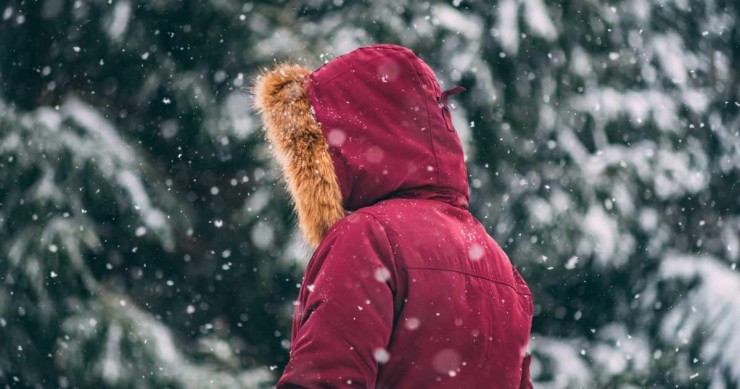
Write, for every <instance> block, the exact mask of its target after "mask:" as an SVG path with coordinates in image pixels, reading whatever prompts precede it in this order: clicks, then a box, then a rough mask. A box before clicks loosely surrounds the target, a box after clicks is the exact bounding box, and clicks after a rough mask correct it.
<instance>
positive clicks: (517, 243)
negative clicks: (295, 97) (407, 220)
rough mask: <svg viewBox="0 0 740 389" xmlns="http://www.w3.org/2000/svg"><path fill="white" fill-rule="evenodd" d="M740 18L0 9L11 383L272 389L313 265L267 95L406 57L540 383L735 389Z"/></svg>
mask: <svg viewBox="0 0 740 389" xmlns="http://www.w3.org/2000/svg"><path fill="white" fill-rule="evenodd" d="M738 17H740V2H738V1H736V0H661V1H645V0H625V1H596V0H565V1H545V0H499V1H476V0H453V1H451V2H450V1H432V2H422V1H410V0H377V1H364V2H354V1H353V2H350V1H343V0H333V1H327V0H309V1H290V0H289V1H280V2H244V1H235V0H200V1H192V0H151V1H135V0H76V1H65V0H25V1H3V2H1V3H0V382H1V383H3V384H4V386H8V387H19V388H22V387H37V388H50V387H60V388H73V387H79V388H83V387H90V388H92V387H97V388H99V387H120V388H125V387H165V386H166V387H184V388H200V387H223V388H228V387H257V386H269V385H271V384H274V382H275V379H276V377H277V376H278V375H279V374H280V372H281V370H282V368H283V366H284V364H285V363H286V359H287V355H288V348H289V339H290V315H291V313H292V309H293V306H292V302H293V299H294V298H295V296H296V294H297V291H298V288H297V287H298V284H299V283H300V280H301V276H302V271H303V266H305V263H306V261H307V259H308V257H309V255H310V252H309V251H308V250H307V249H306V247H305V246H304V245H303V243H302V242H301V241H300V237H299V236H298V234H297V232H296V230H295V228H294V222H295V220H294V216H293V215H292V213H291V208H290V204H289V202H288V198H287V196H286V193H285V191H284V190H283V184H282V183H281V182H280V181H279V170H278V169H277V168H276V166H275V165H274V163H272V162H271V161H270V159H269V150H268V149H267V147H266V144H265V142H264V140H263V136H262V133H261V131H260V126H259V123H258V121H257V119H256V116H255V112H254V111H253V109H252V106H251V97H250V94H249V90H248V88H249V87H250V86H251V84H252V82H253V79H254V77H255V76H256V74H258V72H259V70H260V69H262V68H264V67H268V66H270V65H271V64H273V63H274V62H275V61H283V60H291V61H296V62H300V63H303V64H305V65H307V66H309V67H312V68H313V67H317V66H319V65H320V64H321V63H322V62H324V61H327V60H329V59H331V58H333V57H335V56H337V55H339V54H342V53H344V52H347V51H349V50H351V49H354V48H356V47H358V46H362V45H366V44H372V43H380V42H384V43H396V44H401V45H406V46H408V47H410V48H412V49H413V50H414V51H415V52H416V53H417V54H418V55H419V56H420V57H422V58H423V59H424V60H426V61H427V62H428V63H429V64H430V65H431V66H432V68H433V69H434V70H435V71H436V72H437V75H438V78H439V79H440V81H441V83H442V84H443V87H450V86H452V85H455V84H459V85H462V86H465V87H466V88H468V92H466V93H464V94H462V95H458V96H456V98H455V99H454V100H455V110H454V121H455V124H456V127H457V129H458V132H459V134H460V136H461V138H462V139H463V142H464V144H465V147H466V155H467V162H468V168H469V173H470V177H469V181H470V185H471V188H472V204H471V208H472V212H473V213H474V214H475V215H476V216H477V217H478V218H479V219H480V220H481V221H482V222H483V223H484V224H485V225H486V227H487V228H488V231H489V232H490V234H491V235H492V236H493V237H494V238H495V239H496V240H497V241H498V242H499V243H500V244H501V245H502V246H503V247H504V248H505V249H506V250H507V252H508V253H509V256H510V257H511V259H512V262H513V263H514V264H515V265H516V267H517V268H518V269H519V270H520V272H521V273H522V275H523V276H524V277H525V278H526V279H527V281H528V282H529V285H530V287H531V289H532V291H533V293H534V297H535V303H536V308H535V317H534V327H533V337H532V341H531V350H532V353H533V355H534V358H533V365H532V374H533V377H534V379H535V381H536V386H537V387H540V388H565V387H642V386H656V387H712V388H735V387H739V386H738V385H740V326H738V323H740V274H738V269H737V263H738V261H739V259H740V256H739V255H738V252H739V251H740V188H738V183H739V181H740V174H739V173H738V168H740V135H739V131H740V96H738V95H739V94H740V80H739V79H738V69H740V30H739V29H738V23H737V22H738Z"/></svg>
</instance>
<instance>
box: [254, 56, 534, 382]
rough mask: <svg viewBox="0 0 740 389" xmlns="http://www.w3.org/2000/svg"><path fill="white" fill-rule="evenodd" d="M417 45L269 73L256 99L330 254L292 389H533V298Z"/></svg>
mask: <svg viewBox="0 0 740 389" xmlns="http://www.w3.org/2000/svg"><path fill="white" fill-rule="evenodd" d="M461 90H462V88H460V87H458V88H455V89H453V90H450V91H446V92H443V91H442V90H441V89H440V86H439V83H438V82H437V79H436V77H435V76H434V73H433V71H432V70H431V69H430V67H429V66H428V65H427V64H426V63H424V61H422V60H421V59H420V58H418V57H417V56H416V55H415V54H414V53H413V52H412V51H411V50H409V49H407V48H405V47H401V46H395V45H389V44H380V45H373V46H368V47H362V48H359V49H357V50H354V51H352V52H350V53H348V54H345V55H342V56H339V57H337V58H335V59H333V60H331V61H329V62H328V63H325V64H324V65H323V66H321V67H320V68H318V69H317V70H315V71H313V72H312V71H309V70H308V69H306V68H304V67H302V66H298V65H290V64H281V65H277V66H275V67H274V68H273V69H272V70H268V71H265V72H263V74H262V75H261V76H260V77H259V78H258V80H257V82H256V84H255V87H254V95H255V103H256V104H255V105H256V108H257V110H258V112H259V113H260V114H261V117H262V120H263V123H264V128H265V132H266V136H267V138H268V140H269V142H270V143H271V145H272V149H273V151H274V154H275V156H276V157H277V159H278V160H279V161H280V164H281V166H282V169H283V173H284V175H285V181H286V183H287V187H288V190H289V192H290V194H291V196H292V198H293V200H294V205H295V209H296V213H297V215H298V220H299V225H300V230H301V231H302V233H303V235H304V237H305V240H306V241H307V242H308V243H309V244H311V245H312V246H318V247H317V248H316V250H315V252H314V254H313V256H312V257H311V259H310V261H309V263H308V266H307V268H306V271H305V277H304V280H303V283H302V285H301V288H300V291H299V293H298V299H297V301H296V303H295V304H296V305H295V313H294V317H293V333H292V337H291V350H290V359H289V361H288V364H287V366H286V367H285V370H284V373H283V375H282V377H281V378H280V379H279V381H278V383H277V387H278V388H295V387H300V388H316V387H377V388H516V387H530V386H531V383H530V377H529V360H530V358H529V356H528V354H527V346H528V340H529V336H530V328H531V321H532V314H533V301H532V295H531V293H530V291H529V288H528V287H527V285H526V283H525V281H524V280H523V279H522V277H521V276H520V275H519V273H518V272H517V270H516V269H515V268H514V267H513V266H512V264H511V262H510V261H509V259H508V257H507V255H506V254H505V253H504V251H503V250H502V249H501V248H500V247H499V245H498V244H497V243H496V242H495V241H494V240H493V239H492V238H491V237H490V236H489V235H488V234H487V233H486V230H485V228H484V227H483V226H482V225H481V223H480V222H479V221H477V220H476V219H475V218H474V217H473V216H472V215H471V213H470V212H469V211H468V202H469V189H468V181H467V170H466V167H465V163H464V156H463V150H462V146H461V143H460V140H459V138H458V136H457V133H456V131H455V128H454V127H453V125H452V121H451V117H450V112H449V108H448V105H447V98H448V96H449V95H450V94H453V93H456V92H459V91H461Z"/></svg>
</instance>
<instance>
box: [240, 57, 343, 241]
mask: <svg viewBox="0 0 740 389" xmlns="http://www.w3.org/2000/svg"><path fill="white" fill-rule="evenodd" d="M309 73H310V71H309V70H308V69H306V68H304V67H301V66H297V65H278V66H276V67H275V68H273V69H272V70H268V71H265V72H264V73H262V75H261V76H260V77H259V78H258V79H257V82H256V83H255V86H254V96H255V102H256V104H255V105H256V107H257V109H258V110H259V112H260V113H261V116H262V122H263V123H264V127H265V132H266V134H267V138H268V140H269V141H270V143H271V144H272V145H273V151H274V153H275V154H276V156H277V158H278V160H279V161H280V163H281V165H282V168H283V175H284V177H285V181H286V183H287V186H288V190H289V191H290V194H291V196H292V197H293V202H294V204H295V210H296V213H298V221H299V225H300V228H301V231H302V232H303V235H304V238H305V240H306V242H308V243H309V244H310V245H311V246H314V247H316V246H318V244H319V243H320V242H321V239H322V238H323V237H324V235H325V234H326V232H327V231H328V230H329V228H331V226H333V225H334V223H336V222H337V221H339V219H341V218H342V217H344V215H345V211H344V208H343V207H342V194H341V192H340V189H339V183H338V181H337V175H336V173H335V171H334V165H333V164H332V160H331V155H330V154H329V146H328V144H327V142H326V138H325V137H324V133H323V131H322V130H321V126H320V125H319V123H318V122H317V121H316V118H315V117H314V116H313V114H312V112H311V111H312V110H311V104H310V102H309V99H308V95H307V93H306V77H307V76H308V74H309Z"/></svg>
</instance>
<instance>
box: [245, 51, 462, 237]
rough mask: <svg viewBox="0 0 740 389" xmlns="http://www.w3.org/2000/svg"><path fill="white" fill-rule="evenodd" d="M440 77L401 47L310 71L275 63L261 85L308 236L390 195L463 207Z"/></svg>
mask: <svg viewBox="0 0 740 389" xmlns="http://www.w3.org/2000/svg"><path fill="white" fill-rule="evenodd" d="M460 89H461V88H459V89H453V90H452V91H447V92H443V91H442V90H441V89H440V86H439V83H438V82H437V79H436V77H435V76H434V72H433V71H432V70H431V68H430V67H429V66H428V65H427V64H426V63H424V61H422V60H421V59H419V58H418V57H417V56H416V55H414V53H413V52H412V51H411V50H409V49H407V48H405V47H401V46H395V45H387V44H383V45H374V46H367V47H362V48H359V49H357V50H354V51H352V52H350V53H348V54H345V55H342V56H340V57H337V58H335V59H334V60H332V61H330V62H328V63H326V64H324V65H323V66H321V67H320V68H318V69H317V70H315V71H313V72H311V71H309V70H308V69H306V68H303V67H301V66H296V65H278V66H276V67H275V68H273V69H272V70H269V71H266V72H264V73H263V74H262V75H261V76H260V77H259V79H258V81H257V83H256V85H255V91H254V92H255V99H256V106H257V109H258V110H259V111H260V113H261V115H262V120H263V123H264V125H265V131H266V134H267V138H268V140H269V141H270V142H271V144H272V146H273V149H274V152H275V154H276V156H277V157H278V159H279V160H280V161H281V165H282V168H283V172H284V175H285V179H286V183H287V185H288V189H289V191H290V193H291V195H292V197H293V200H294V202H295V207H296V212H297V213H298V217H299V224H300V226H301V230H302V232H303V234H304V235H305V237H306V240H307V241H308V242H309V243H310V244H312V245H314V246H316V245H318V243H320V241H321V239H322V238H323V236H324V235H325V234H326V231H327V230H328V229H329V228H331V226H332V225H334V223H336V222H337V221H338V220H339V219H341V218H342V217H343V216H344V215H345V214H346V212H350V211H354V210H356V209H359V208H362V207H365V206H368V205H371V204H374V203H376V202H378V201H380V200H383V199H386V198H390V197H407V198H409V197H410V198H424V199H433V200H440V201H445V202H448V203H450V204H453V205H455V206H458V207H462V208H466V207H467V205H468V199H469V191H468V181H467V171H466V168H465V163H464V157H463V151H462V146H461V144H460V139H459V138H458V136H457V133H456V132H455V129H454V127H453V126H452V121H451V119H450V113H449V110H448V108H447V96H448V95H449V94H452V93H455V92H457V91H459V90H460Z"/></svg>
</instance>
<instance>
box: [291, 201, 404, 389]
mask: <svg viewBox="0 0 740 389" xmlns="http://www.w3.org/2000/svg"><path fill="white" fill-rule="evenodd" d="M394 269H395V265H394V263H393V252H392V249H391V245H390V242H389V240H388V236H387V235H386V232H385V230H384V228H383V227H382V225H381V224H380V223H379V222H378V221H377V220H376V219H375V218H374V217H373V216H371V215H369V214H364V213H360V212H355V213H353V214H351V215H349V216H347V217H345V218H344V219H342V220H340V221H339V222H338V223H337V225H336V226H334V227H333V228H332V229H331V230H330V231H329V234H328V235H327V236H326V237H325V238H324V240H323V241H322V243H321V245H320V246H319V248H318V249H317V250H316V253H315V254H314V257H313V258H311V261H310V263H309V265H308V268H307V269H306V275H305V277H304V280H303V284H302V286H301V290H300V292H299V297H298V301H297V302H296V311H295V314H294V320H293V336H292V344H291V352H290V360H289V361H288V364H287V366H286V367H285V371H284V373H283V376H282V377H281V378H280V380H279V381H278V384H277V387H278V388H296V387H299V388H316V387H347V386H356V387H374V386H375V382H376V378H377V373H378V363H382V362H385V361H386V360H387V358H388V353H387V350H386V348H387V346H388V343H389V341H390V336H391V332H392V327H393V312H394V310H393V299H394V293H395V292H394V291H395V284H396V280H397V274H396V272H395V270H394Z"/></svg>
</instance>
